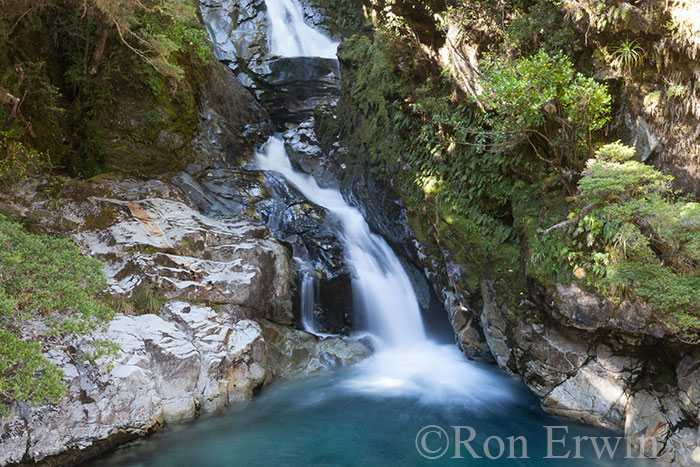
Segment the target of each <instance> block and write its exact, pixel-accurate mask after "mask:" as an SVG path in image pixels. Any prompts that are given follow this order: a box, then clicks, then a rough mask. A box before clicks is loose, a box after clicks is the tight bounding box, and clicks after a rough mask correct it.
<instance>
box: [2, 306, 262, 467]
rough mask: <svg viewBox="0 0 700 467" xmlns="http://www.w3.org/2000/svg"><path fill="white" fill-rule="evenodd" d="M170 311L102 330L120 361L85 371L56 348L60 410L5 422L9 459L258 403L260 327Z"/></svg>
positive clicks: (188, 310)
mask: <svg viewBox="0 0 700 467" xmlns="http://www.w3.org/2000/svg"><path fill="white" fill-rule="evenodd" d="M166 309H167V310H168V312H167V313H166V315H167V316H170V317H171V318H174V319H177V320H178V322H173V321H168V320H166V319H164V318H163V317H160V316H156V315H143V316H124V315H118V316H116V318H115V319H114V320H113V321H112V322H111V323H110V325H109V327H108V328H107V329H106V330H105V331H104V332H98V333H97V334H96V335H95V337H97V338H104V339H109V340H111V341H112V342H115V343H117V344H118V345H119V346H120V349H121V350H120V352H119V354H118V356H117V357H116V359H115V360H114V361H113V362H111V361H109V360H107V359H106V358H103V359H101V360H99V361H98V362H97V365H86V364H82V363H80V362H79V361H77V360H76V359H75V358H74V357H73V351H72V350H71V348H70V347H71V346H59V347H53V348H52V349H51V352H49V355H50V357H51V359H52V360H53V361H54V362H55V363H57V364H59V366H61V367H62V368H63V369H64V371H65V373H66V377H65V382H66V384H67V385H68V387H69V392H68V395H66V396H65V397H64V398H63V399H62V400H61V401H60V402H59V403H58V404H57V405H46V406H42V407H38V408H32V407H28V406H26V405H25V404H15V417H16V419H15V420H14V421H13V422H10V423H7V422H4V423H5V424H6V427H7V431H5V435H4V436H3V437H1V438H0V452H2V453H3V460H6V461H17V460H20V459H25V460H34V461H39V460H42V459H44V458H46V457H48V456H53V455H57V454H60V453H62V452H64V451H66V450H68V449H78V450H82V449H88V448H89V447H90V446H91V445H92V444H93V443H94V442H95V441H98V440H106V439H109V438H112V437H118V435H120V434H129V435H132V436H134V435H136V436H138V435H143V434H145V433H147V432H148V431H150V430H152V429H154V428H155V427H157V425H159V424H162V423H165V422H172V421H178V420H184V419H188V418H192V417H193V416H195V415H196V414H197V412H198V411H199V410H213V409H216V408H220V407H222V406H224V405H226V404H228V402H229V401H232V400H238V399H241V398H247V397H251V395H252V393H253V390H254V389H255V388H256V387H257V386H259V385H261V384H262V383H263V382H264V380H265V378H266V376H267V373H266V370H265V367H264V363H265V357H266V355H265V345H264V342H263V339H262V334H261V329H260V327H259V325H258V324H257V323H255V322H253V321H246V320H244V321H240V322H238V323H235V324H227V323H225V322H223V320H221V319H220V318H219V317H218V316H217V314H216V312H214V311H213V310H211V309H209V308H205V307H192V306H190V305H187V304H184V303H172V304H168V306H166ZM76 346H77V349H78V350H80V349H84V350H87V349H88V348H89V343H88V341H87V340H85V339H83V340H82V341H81V342H78V343H76ZM110 366H112V368H111V369H110ZM19 426H22V428H23V429H22V430H21V431H20V430H18V429H17V428H18V427H19ZM79 456H80V455H79V454H76V457H79Z"/></svg>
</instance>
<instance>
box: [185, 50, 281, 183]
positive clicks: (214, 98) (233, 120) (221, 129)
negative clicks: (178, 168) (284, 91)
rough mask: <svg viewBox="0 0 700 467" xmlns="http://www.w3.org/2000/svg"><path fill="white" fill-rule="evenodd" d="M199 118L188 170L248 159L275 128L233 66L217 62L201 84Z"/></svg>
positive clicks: (195, 172) (214, 166) (222, 165)
mask: <svg viewBox="0 0 700 467" xmlns="http://www.w3.org/2000/svg"><path fill="white" fill-rule="evenodd" d="M200 107H201V108H200V112H199V114H200V120H199V130H198V132H197V137H196V138H195V140H194V141H193V144H192V146H193V149H194V152H195V158H194V162H192V163H190V164H189V166H188V168H187V169H188V172H189V173H192V174H198V173H201V172H202V171H204V170H206V169H208V168H212V167H213V168H216V167H225V166H227V165H228V164H231V163H241V162H243V161H247V160H249V159H250V158H251V157H252V155H253V152H254V151H255V149H257V147H258V146H260V145H261V144H262V143H263V142H264V141H265V140H266V139H267V138H268V137H269V136H270V135H271V134H272V132H273V126H272V122H271V120H270V117H269V115H268V114H267V112H266V111H265V110H264V109H263V108H262V107H261V106H260V105H259V104H258V103H257V101H256V100H255V98H254V97H253V96H252V95H251V94H250V93H249V92H248V91H247V90H246V89H245V88H244V87H243V86H242V85H241V83H240V82H239V81H238V80H237V79H236V78H235V77H234V76H233V74H232V73H231V71H230V70H228V69H226V68H225V67H224V66H223V65H221V64H219V63H217V64H214V65H212V67H211V74H210V76H209V77H208V79H206V80H205V81H204V82H203V84H202V85H201V105H200Z"/></svg>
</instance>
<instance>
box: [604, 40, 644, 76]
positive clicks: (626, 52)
mask: <svg viewBox="0 0 700 467" xmlns="http://www.w3.org/2000/svg"><path fill="white" fill-rule="evenodd" d="M612 58H613V65H615V66H616V67H617V68H619V69H620V70H623V71H627V72H628V73H631V72H632V70H633V69H634V68H636V67H638V66H639V65H640V64H641V63H642V60H643V59H644V49H643V48H642V46H641V45H639V42H637V41H636V40H630V39H625V40H623V41H621V42H620V43H619V44H618V45H617V46H615V47H614V48H613V49H612Z"/></svg>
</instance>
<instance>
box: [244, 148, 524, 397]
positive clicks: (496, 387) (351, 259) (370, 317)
mask: <svg viewBox="0 0 700 467" xmlns="http://www.w3.org/2000/svg"><path fill="white" fill-rule="evenodd" d="M255 161H256V165H257V166H258V168H260V169H262V170H271V171H276V172H279V173H280V174H282V175H283V176H284V177H285V178H286V179H287V180H288V181H289V182H290V183H292V184H293V185H295V186H296V187H297V188H298V189H299V191H301V192H302V193H303V194H304V196H306V197H307V198H308V199H309V200H310V201H312V202H314V203H316V204H318V205H320V206H323V207H325V208H326V209H328V210H329V211H330V212H331V213H333V214H334V215H335V216H337V218H338V219H339V220H340V223H341V226H342V231H341V232H340V233H339V234H340V238H341V240H342V241H343V244H344V246H345V255H346V258H345V260H346V262H347V264H348V265H349V266H350V267H351V268H352V269H353V272H354V277H353V282H352V286H353V295H354V301H355V302H354V307H355V315H356V317H361V319H362V325H363V326H362V327H363V328H364V329H363V330H366V331H369V332H370V333H371V334H372V335H373V336H374V337H375V338H376V340H377V342H378V343H379V351H378V352H377V353H376V354H375V355H373V356H372V357H371V358H369V359H368V360H366V361H364V362H362V363H361V364H360V365H358V367H357V371H355V372H352V374H351V375H349V376H348V377H347V378H346V380H345V381H344V383H343V387H344V388H345V389H347V390H350V391H352V392H360V393H367V394H375V395H381V396H392V395H395V396H413V397H417V398H418V399H419V400H421V401H422V402H425V403H439V404H441V403H448V402H455V401H462V402H463V403H464V402H469V403H472V404H473V403H476V402H487V401H494V400H497V399H504V398H506V399H507V398H509V397H510V389H507V388H505V387H504V385H503V379H502V378H498V377H496V376H495V375H493V374H491V373H489V372H488V371H485V370H483V369H481V368H479V367H477V366H475V365H473V364H471V363H469V362H468V361H466V360H465V358H464V356H463V355H462V354H461V353H460V352H459V351H458V350H457V348H456V347H455V346H454V345H439V344H436V343H433V342H431V341H430V340H429V339H428V338H427V337H426V335H425V331H424V329H423V322H422V319H421V315H420V308H419V306H418V300H417V299H416V295H415V292H414V291H413V286H412V285H411V282H410V280H409V279H408V275H407V274H406V272H405V271H404V269H403V267H402V265H401V262H400V261H399V259H398V258H397V257H396V255H395V254H394V252H393V250H392V249H391V248H390V247H389V245H388V244H387V243H386V242H385V241H384V239H383V238H381V237H380V236H378V235H376V234H373V233H372V232H371V231H370V229H369V226H368V225H367V222H365V220H364V218H363V217H362V214H361V213H360V211H359V210H358V209H357V208H354V207H352V206H350V205H348V204H347V203H346V202H345V200H344V199H343V196H342V195H341V194H340V192H339V191H338V190H336V189H332V188H321V187H319V186H318V184H317V183H316V180H314V178H313V177H311V176H310V175H307V174H303V173H300V172H297V171H295V170H294V169H293V167H292V164H291V162H290V161H289V157H288V156H287V152H286V150H285V148H284V143H283V142H282V140H281V139H279V138H278V137H272V138H270V140H269V141H268V142H267V143H266V144H265V146H263V147H262V149H261V151H260V152H259V153H258V154H257V155H256V159H255ZM303 286H304V287H308V290H306V291H305V292H306V293H305V294H304V295H305V296H304V297H303V301H304V303H303V304H302V305H303V307H305V308H306V307H308V308H309V309H312V307H313V304H312V303H307V302H308V301H309V297H310V296H312V294H313V293H314V292H313V288H312V287H310V284H309V283H308V282H307V283H304V284H303ZM308 313H309V314H312V313H313V311H309V312H308ZM308 320H309V318H307V319H305V320H304V321H306V323H305V325H306V326H308V325H309V324H308ZM485 388H488V389H487V390H485Z"/></svg>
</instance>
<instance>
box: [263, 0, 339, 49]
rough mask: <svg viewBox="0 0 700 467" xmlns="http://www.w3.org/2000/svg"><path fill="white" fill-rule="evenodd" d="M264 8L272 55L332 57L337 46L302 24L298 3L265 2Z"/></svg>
mask: <svg viewBox="0 0 700 467" xmlns="http://www.w3.org/2000/svg"><path fill="white" fill-rule="evenodd" d="M265 5H266V6H267V14H268V18H269V20H270V53H271V54H272V55H279V56H281V57H320V58H335V54H336V51H337V50H338V43H337V42H333V41H332V40H331V39H329V38H328V37H327V36H325V35H324V34H321V33H320V32H318V31H317V30H315V29H314V28H312V27H311V26H309V25H308V24H306V23H305V22H304V12H303V10H302V8H301V5H299V2H297V0H265Z"/></svg>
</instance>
